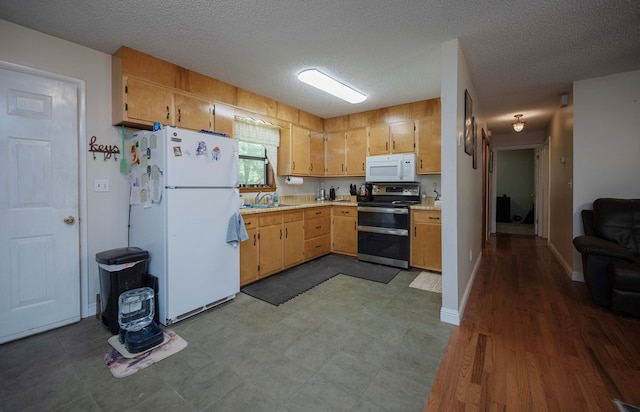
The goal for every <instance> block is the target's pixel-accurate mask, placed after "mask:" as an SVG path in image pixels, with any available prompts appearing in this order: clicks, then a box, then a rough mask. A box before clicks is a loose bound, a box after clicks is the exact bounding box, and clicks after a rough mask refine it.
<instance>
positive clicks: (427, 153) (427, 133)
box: [416, 114, 442, 174]
mask: <svg viewBox="0 0 640 412" xmlns="http://www.w3.org/2000/svg"><path fill="white" fill-rule="evenodd" d="M440 127H441V126H440V115H439V114H438V115H433V116H430V117H428V118H426V119H421V120H417V121H416V150H417V154H418V173H421V174H439V173H440V172H441V170H442V167H441V140H442V138H441V132H440Z"/></svg>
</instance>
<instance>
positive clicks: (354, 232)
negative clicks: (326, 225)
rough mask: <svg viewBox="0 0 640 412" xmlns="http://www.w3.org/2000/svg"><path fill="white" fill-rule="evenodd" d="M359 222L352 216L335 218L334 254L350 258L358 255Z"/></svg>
mask: <svg viewBox="0 0 640 412" xmlns="http://www.w3.org/2000/svg"><path fill="white" fill-rule="evenodd" d="M354 209H355V208H354ZM357 221H358V219H357V218H354V217H350V216H340V215H334V216H333V228H332V229H333V231H332V236H333V242H332V244H333V249H332V251H333V252H335V253H342V254H344V255H350V256H356V255H357V254H358V223H357Z"/></svg>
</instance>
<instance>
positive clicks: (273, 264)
mask: <svg viewBox="0 0 640 412" xmlns="http://www.w3.org/2000/svg"><path fill="white" fill-rule="evenodd" d="M283 238H284V233H283V230H282V224H280V225H272V226H266V227H262V226H260V277H265V276H268V275H271V274H273V273H276V272H279V271H281V270H282V264H283V260H282V257H283V248H282V246H283Z"/></svg>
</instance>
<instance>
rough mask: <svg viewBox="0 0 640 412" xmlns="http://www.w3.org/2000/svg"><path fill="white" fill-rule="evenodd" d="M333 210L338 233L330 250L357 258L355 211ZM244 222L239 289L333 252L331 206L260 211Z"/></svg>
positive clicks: (340, 208) (250, 215)
mask: <svg viewBox="0 0 640 412" xmlns="http://www.w3.org/2000/svg"><path fill="white" fill-rule="evenodd" d="M333 209H335V212H334V215H333V216H334V219H335V218H337V221H336V220H334V230H338V232H337V233H338V234H337V235H335V236H334V248H333V249H334V250H333V251H335V252H336V253H342V254H345V255H351V256H356V254H357V246H358V245H357V241H358V239H357V236H358V235H357V208H355V207H334V208H333ZM243 220H244V225H245V228H246V229H247V234H248V235H249V239H247V240H245V241H244V242H240V286H244V285H248V284H249V283H252V282H255V281H257V280H259V279H262V278H265V277H267V276H270V275H273V274H275V273H278V272H280V271H282V270H284V269H288V268H291V267H294V266H296V265H299V264H301V263H304V262H305V261H308V260H311V259H315V258H317V257H320V256H323V255H326V254H328V253H330V252H331V251H332V247H331V244H332V237H331V232H332V224H331V223H332V208H331V207H327V206H323V207H313V208H309V209H303V210H287V211H282V212H279V211H269V212H261V213H257V214H248V215H244V216H243ZM336 226H338V227H339V228H338V229H335V228H336ZM343 229H349V230H345V231H344V232H341V231H342V230H343ZM336 236H337V237H336ZM336 246H337V247H336Z"/></svg>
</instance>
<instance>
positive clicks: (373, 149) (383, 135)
mask: <svg viewBox="0 0 640 412" xmlns="http://www.w3.org/2000/svg"><path fill="white" fill-rule="evenodd" d="M367 129H368V131H367V155H369V156H374V155H381V154H387V153H389V125H386V124H382V125H376V126H369V127H368V128H367Z"/></svg>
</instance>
